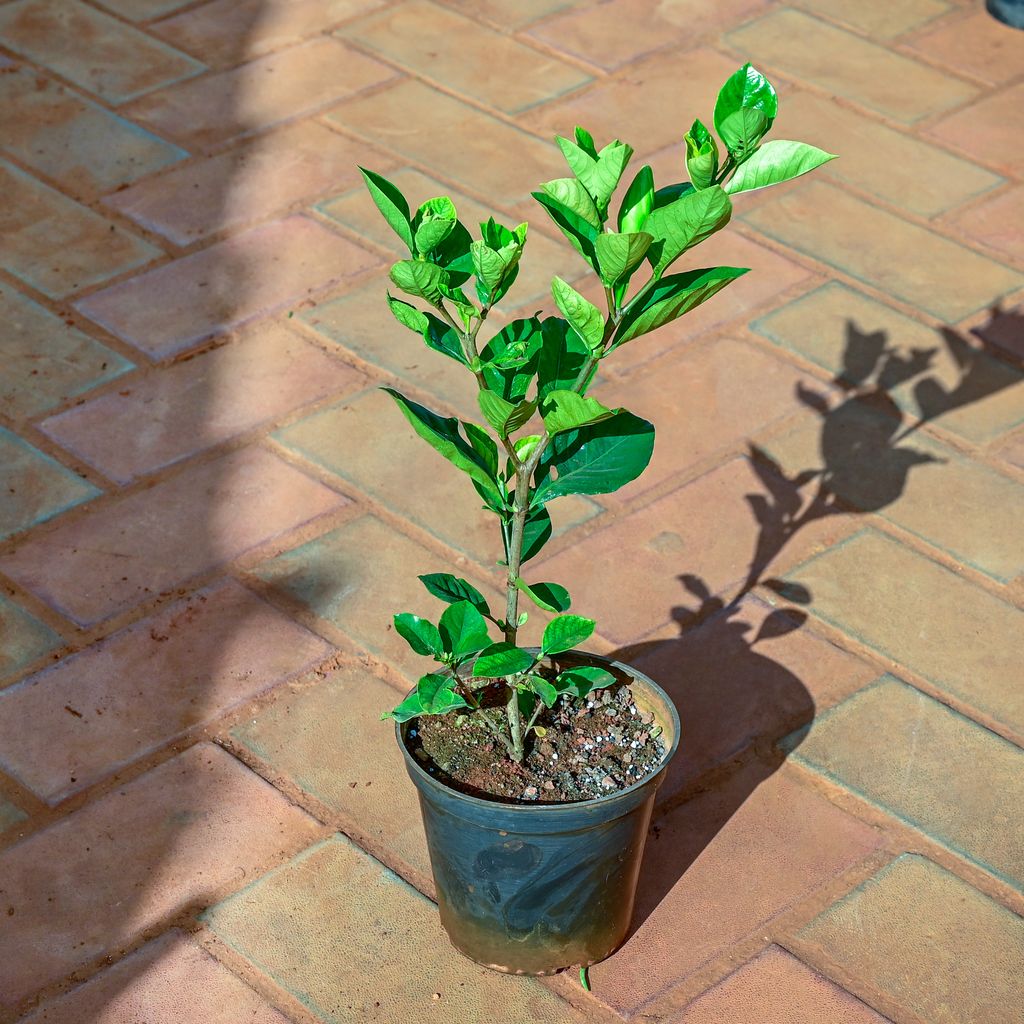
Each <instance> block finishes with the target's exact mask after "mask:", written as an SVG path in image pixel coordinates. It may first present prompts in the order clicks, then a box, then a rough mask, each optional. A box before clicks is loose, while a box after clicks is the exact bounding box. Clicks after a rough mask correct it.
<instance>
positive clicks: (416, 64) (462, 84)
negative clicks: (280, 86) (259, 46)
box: [339, 0, 591, 114]
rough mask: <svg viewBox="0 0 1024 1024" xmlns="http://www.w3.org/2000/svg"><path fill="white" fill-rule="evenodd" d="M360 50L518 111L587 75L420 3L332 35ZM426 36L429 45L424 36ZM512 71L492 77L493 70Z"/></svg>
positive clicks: (413, 0) (506, 109)
mask: <svg viewBox="0 0 1024 1024" xmlns="http://www.w3.org/2000/svg"><path fill="white" fill-rule="evenodd" d="M339 34H340V35H342V36H343V37H344V38H346V39H351V40H352V41H353V42H354V43H356V44H357V45H359V46H360V47H362V48H364V49H366V50H369V51H370V52H371V53H374V54H376V55H378V56H380V57H383V58H384V59H385V60H387V61H390V62H391V63H394V64H398V65H400V66H401V67H404V68H405V69H406V70H407V71H410V72H411V73H413V74H415V75H416V76H417V77H421V78H424V79H427V80H433V81H436V82H437V83H438V84H440V85H442V86H443V87H445V88H446V89H451V90H452V91H453V92H459V93H463V94H464V95H469V96H472V97H473V98H474V99H475V100H477V101H478V102H480V103H483V104H484V105H485V106H489V107H493V108H494V109H496V110H501V111H503V112H504V113H506V114H517V113H519V112H521V111H523V110H526V109H528V108H529V107H533V106H536V105H537V104H538V103H543V102H545V101H546V100H548V99H551V98H552V97H556V96H560V95H562V94H563V93H566V92H569V91H570V90H572V89H577V88H579V87H580V86H582V85H585V84H586V83H587V82H589V81H590V80H591V78H590V75H588V74H586V73H584V72H583V71H580V70H579V68H575V67H573V66H572V65H569V64H563V63H562V62H561V61H558V60H556V59H555V58H553V57H550V56H548V55H547V54H544V53H541V52H539V51H538V50H534V49H532V48H531V47H529V46H525V45H524V44H523V43H521V42H519V41H518V40H516V39H513V38H512V37H510V36H507V35H503V34H500V33H498V32H494V31H492V30H491V29H489V28H486V27H484V26H483V25H481V24H480V23H479V22H478V21H476V20H473V19H470V18H464V17H463V16H462V15H460V14H456V13H455V12H454V11H446V10H445V9H444V8H443V7H439V6H437V5H435V4H432V3H426V2H425V0H409V2H407V3H405V4H403V5H402V6H401V8H399V9H388V10H385V11H382V12H380V13H376V14H371V15H369V16H368V17H366V18H360V19H359V20H358V21H356V22H353V23H352V24H351V25H348V26H346V27H345V28H344V29H342V30H341V31H340V33H339ZM424 39H429V40H430V41H431V42H430V47H429V49H426V48H424V46H423V40H424ZM496 66H497V67H503V68H510V69H511V68H515V74H514V75H503V76H500V77H494V76H493V73H492V69H493V68H494V67H496Z"/></svg>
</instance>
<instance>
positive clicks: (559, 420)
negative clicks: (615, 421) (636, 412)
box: [540, 391, 622, 437]
mask: <svg viewBox="0 0 1024 1024" xmlns="http://www.w3.org/2000/svg"><path fill="white" fill-rule="evenodd" d="M621 411H622V410H621V409H608V408H606V407H605V406H603V405H602V404H601V403H600V402H599V401H598V400H597V399H596V398H584V397H583V396H582V395H579V394H577V393H576V392H575V391H551V392H549V393H548V395H547V397H546V398H545V399H544V400H543V402H541V407H540V414H541V416H542V417H543V419H544V426H545V428H546V429H547V432H548V434H550V435H551V436H552V437H554V436H555V434H561V433H563V432H564V431H566V430H576V429H577V428H578V427H583V426H586V424H588V423H598V422H600V421H601V420H604V419H607V418H608V417H609V416H614V415H615V414H616V413H617V412H621Z"/></svg>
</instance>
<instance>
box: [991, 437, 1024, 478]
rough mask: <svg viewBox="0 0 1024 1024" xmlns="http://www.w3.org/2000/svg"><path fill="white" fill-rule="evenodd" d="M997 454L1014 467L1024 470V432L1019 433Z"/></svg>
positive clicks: (1001, 446)
mask: <svg viewBox="0 0 1024 1024" xmlns="http://www.w3.org/2000/svg"><path fill="white" fill-rule="evenodd" d="M996 454H997V455H998V456H999V458H1001V459H1003V460H1004V461H1006V462H1009V463H1010V464H1011V465H1013V466H1019V467H1020V468H1021V469H1024V432H1020V431H1019V432H1017V433H1016V434H1014V435H1013V436H1012V437H1010V438H1009V439H1008V440H1007V441H1006V443H1005V444H1002V445H1000V446H999V448H998V450H997V452H996Z"/></svg>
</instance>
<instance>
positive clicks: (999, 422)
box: [752, 281, 1024, 444]
mask: <svg viewBox="0 0 1024 1024" xmlns="http://www.w3.org/2000/svg"><path fill="white" fill-rule="evenodd" d="M752 326H753V328H754V330H755V331H757V332H758V333H759V334H761V335H763V336H764V337H766V338H769V339H770V340H771V341H774V342H775V343H776V344H779V345H783V346H785V347H786V348H788V349H791V350H792V351H794V352H797V353H799V354H800V355H801V356H803V357H804V358H805V359H809V360H811V362H814V363H817V364H818V365H819V366H821V367H822V368H823V369H825V370H828V371H829V372H830V373H833V374H835V375H836V376H837V377H839V376H843V377H844V379H845V380H846V381H847V383H849V384H860V383H861V382H862V381H861V378H862V377H863V383H864V384H865V385H868V386H871V387H872V389H874V387H877V386H882V387H883V390H884V392H885V394H887V395H888V396H889V398H890V399H891V400H892V401H893V403H894V404H895V405H896V407H897V408H898V409H900V410H902V411H903V412H905V413H906V414H907V415H908V416H909V417H912V418H917V419H920V418H927V419H928V420H929V421H933V422H935V423H936V424H938V425H939V426H941V427H942V428H943V429H944V430H948V431H950V432H951V433H953V434H957V435H958V436H960V437H963V438H966V439H967V440H969V441H973V442H974V443H976V444H984V443H985V442H987V441H990V440H992V439H993V438H995V437H998V436H999V435H1000V434H1003V433H1004V432H1005V431H1007V430H1009V429H1011V428H1012V427H1014V426H1015V425H1016V424H1017V423H1020V422H1021V420H1022V419H1024V408H1022V405H1021V382H1022V381H1024V375H1022V374H1021V373H1020V371H1019V370H1017V369H1016V368H1014V367H1012V366H1010V365H1009V364H1007V363H1004V362H1002V361H1000V360H998V359H993V358H992V357H991V356H989V355H987V354H986V353H985V352H984V351H980V350H979V349H978V347H977V345H976V343H975V342H974V341H973V339H969V338H968V336H966V335H961V334H956V333H954V332H952V331H937V330H934V329H933V328H931V327H926V326H925V325H924V324H922V323H920V322H919V321H917V320H912V319H911V318H910V317H908V316H904V315H903V314H902V313H897V312H896V311H895V310H894V309H891V308H890V307H888V306H884V305H882V304H881V303H880V302H875V300H874V299H869V298H868V297H867V296H866V295H862V294H861V293H860V292H857V291H854V290H853V289H852V288H847V287H846V286H845V285H841V284H838V283H836V282H834V281H833V282H830V283H829V284H827V285H824V286H823V287H821V288H819V289H817V290H816V291H813V292H811V293H810V294H809V295H805V296H802V297H801V298H799V299H796V300H795V301H794V302H791V303H789V304H788V305H786V306H784V307H783V308H782V309H778V310H776V311H775V312H773V313H769V314H768V316H765V317H762V318H761V319H760V320H757V321H755V322H754V323H753V324H752ZM915 353H918V355H916V356H915ZM920 353H927V359H923V358H922V356H921V355H920ZM919 363H920V364H921V368H920V369H918V370H917V371H916V372H915V367H916V366H917V365H918V364H919ZM900 378H904V379H902V380H901V379H900ZM918 389H919V390H918Z"/></svg>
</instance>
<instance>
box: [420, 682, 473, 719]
mask: <svg viewBox="0 0 1024 1024" xmlns="http://www.w3.org/2000/svg"><path fill="white" fill-rule="evenodd" d="M453 682H454V680H453V679H452V678H451V676H449V675H446V674H445V673H444V672H431V673H430V675H426V676H423V678H422V679H420V681H419V682H418V683H417V684H416V696H417V697H419V701H420V707H421V708H422V709H423V710H422V711H421V712H420V713H421V714H424V715H443V714H446V713H447V712H449V711H455V710H456V709H457V708H466V707H469V705H468V704H467V703H466V699H465V697H463V696H462V695H461V694H459V693H456V692H455V691H454V690H453V689H452V684H453Z"/></svg>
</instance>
